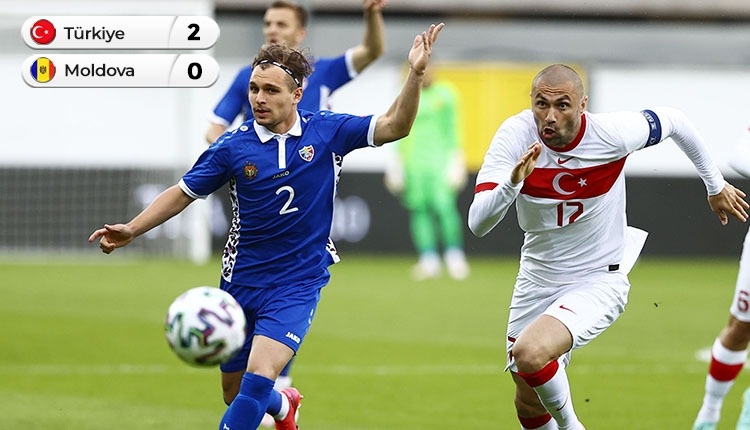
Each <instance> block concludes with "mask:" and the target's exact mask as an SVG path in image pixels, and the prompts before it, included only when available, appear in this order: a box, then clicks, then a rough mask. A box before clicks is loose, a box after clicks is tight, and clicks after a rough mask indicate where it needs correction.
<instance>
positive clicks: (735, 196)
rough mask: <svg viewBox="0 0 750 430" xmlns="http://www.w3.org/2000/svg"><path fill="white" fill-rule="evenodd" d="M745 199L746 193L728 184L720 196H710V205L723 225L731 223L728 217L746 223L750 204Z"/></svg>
mask: <svg viewBox="0 0 750 430" xmlns="http://www.w3.org/2000/svg"><path fill="white" fill-rule="evenodd" d="M744 197H745V192H744V191H742V190H740V189H739V188H736V187H735V186H734V185H732V184H730V183H729V182H727V183H726V185H725V186H724V189H722V190H721V192H720V193H719V194H715V195H713V196H708V205H709V206H710V207H711V210H712V211H713V212H714V213H715V214H716V215H717V216H718V217H719V221H721V225H727V223H728V222H729V217H728V215H732V216H733V217H735V218H737V219H738V220H740V221H742V222H745V221H747V209H748V208H750V204H748V203H747V202H746V201H745V200H744Z"/></svg>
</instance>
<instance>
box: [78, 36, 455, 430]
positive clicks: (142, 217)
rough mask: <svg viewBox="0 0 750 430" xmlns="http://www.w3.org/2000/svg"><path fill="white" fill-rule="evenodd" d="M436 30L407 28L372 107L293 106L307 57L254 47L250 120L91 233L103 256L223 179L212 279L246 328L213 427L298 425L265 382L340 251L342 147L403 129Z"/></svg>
mask: <svg viewBox="0 0 750 430" xmlns="http://www.w3.org/2000/svg"><path fill="white" fill-rule="evenodd" d="M442 29H443V24H439V25H431V26H430V27H429V29H428V30H427V31H424V32H422V33H421V34H419V35H417V36H416V37H415V38H414V41H413V43H412V46H411V49H410V51H409V54H408V60H409V65H410V68H409V73H408V75H407V76H406V80H405V82H404V84H403V86H402V88H401V92H400V93H399V94H398V96H397V97H396V99H395V100H394V101H393V104H392V105H391V106H390V108H388V110H387V111H386V112H385V113H384V114H382V115H369V116H357V115H348V114H337V113H332V112H329V111H319V112H309V111H304V110H298V109H297V104H298V103H299V101H300V99H301V98H302V93H303V88H302V82H303V80H304V79H305V78H306V77H307V76H309V74H310V71H311V67H312V66H311V64H310V63H309V61H308V59H307V58H306V57H305V55H304V54H303V53H301V52H300V51H296V50H293V49H291V48H288V47H286V46H284V45H267V46H265V47H263V48H262V49H261V50H260V52H259V53H258V55H257V56H256V58H255V60H254V61H253V72H252V74H251V75H250V95H249V97H250V104H251V106H252V109H253V117H254V119H253V120H250V121H246V122H245V123H243V124H242V125H241V126H240V127H239V128H237V129H236V130H233V131H231V132H228V133H226V134H224V135H223V136H222V137H221V138H219V140H218V141H216V143H214V144H212V145H211V146H209V147H208V149H206V151H204V152H203V154H201V156H200V157H199V158H198V161H196V163H195V164H194V165H193V167H192V168H191V169H190V170H189V171H188V172H187V173H186V174H185V175H184V176H183V177H182V179H180V181H179V182H178V184H176V185H174V186H172V187H170V188H168V189H167V190H166V191H164V192H163V193H161V194H160V195H159V196H158V197H157V198H156V199H155V200H154V201H153V202H152V203H151V204H150V205H149V206H148V207H147V208H146V209H144V210H143V211H142V212H141V213H140V214H139V215H137V216H136V217H135V218H133V219H132V220H131V221H130V222H128V223H127V224H111V225H108V224H105V225H104V227H103V228H100V229H98V230H96V231H94V232H93V233H92V234H91V236H90V237H89V242H94V241H96V240H98V241H99V247H100V248H101V250H102V251H103V252H104V253H107V254H109V253H111V252H112V251H114V250H115V249H117V248H120V247H123V246H126V245H128V244H129V243H130V242H132V241H133V239H135V238H136V237H137V236H140V235H142V234H144V233H146V232H147V231H149V230H150V229H152V228H154V227H156V226H158V225H160V224H162V223H164V222H165V221H167V220H168V219H170V218H171V217H173V216H175V215H177V214H179V213H180V212H182V211H183V210H184V209H185V208H186V207H187V206H188V205H190V204H191V203H192V202H193V201H195V200H196V199H203V198H206V197H207V196H208V195H209V194H211V193H213V192H215V191H217V190H219V189H221V188H222V186H224V184H226V183H229V190H230V194H231V201H232V209H233V210H232V213H233V220H232V227H231V228H230V230H229V238H228V239H227V244H226V246H225V248H224V253H223V255H222V268H221V281H220V284H221V288H222V289H223V290H225V291H228V292H229V293H230V294H232V295H233V296H234V297H235V298H236V299H237V300H238V301H239V302H240V304H241V305H242V307H243V309H244V310H245V315H246V317H247V321H248V326H249V328H250V332H251V335H250V336H248V340H247V341H246V344H245V348H244V349H243V350H242V352H241V353H240V354H238V355H237V356H236V357H235V358H233V359H232V360H230V361H229V362H227V363H224V364H222V365H221V371H222V374H221V382H222V388H223V390H224V400H225V402H226V403H227V404H228V405H229V407H228V409H227V411H226V413H225V414H224V417H223V418H222V420H221V422H220V424H219V426H218V429H219V430H254V429H255V428H257V427H258V424H260V422H261V419H262V417H263V415H264V413H266V412H268V413H269V414H270V415H272V416H273V417H274V418H275V425H276V429H277V430H296V429H297V423H296V419H295V415H296V412H297V409H298V408H299V405H300V399H301V395H300V393H299V392H298V391H297V390H296V389H295V388H291V387H290V388H286V389H283V390H281V391H277V390H275V389H274V380H275V379H276V378H277V377H278V376H279V373H280V372H281V370H282V369H283V368H284V366H285V365H286V364H287V363H288V362H289V360H291V359H292V357H293V356H294V355H295V354H296V352H297V350H298V349H299V347H300V345H301V343H302V341H303V339H304V337H305V335H306V334H307V332H308V330H309V329H310V326H311V324H312V320H313V317H314V315H315V310H316V308H317V305H318V301H319V299H320V294H321V290H322V288H323V287H324V286H325V285H326V284H327V283H328V280H329V278H330V273H329V271H328V267H329V266H330V265H331V264H334V263H336V262H338V260H339V257H338V254H337V253H336V248H335V246H334V245H333V242H332V241H331V240H330V238H329V236H328V235H329V233H330V231H331V222H332V218H333V200H334V199H333V197H334V196H335V194H336V185H337V182H338V178H339V174H340V172H341V166H342V162H343V157H344V156H345V155H346V154H347V153H349V152H351V151H353V150H355V149H358V148H364V147H368V146H380V145H382V144H384V143H387V142H392V141H395V140H398V139H401V138H403V137H404V136H406V135H407V134H409V130H410V129H411V126H412V124H413V123H414V117H415V116H416V114H417V108H418V106H419V97H420V93H421V89H422V80H423V77H424V72H425V69H426V67H427V63H428V61H429V58H430V54H431V53H432V47H433V44H434V43H435V41H436V40H437V37H438V35H439V34H440V31H441V30H442ZM251 345H252V348H251ZM363 407H367V406H366V405H363Z"/></svg>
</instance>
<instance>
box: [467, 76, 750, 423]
mask: <svg viewBox="0 0 750 430" xmlns="http://www.w3.org/2000/svg"><path fill="white" fill-rule="evenodd" d="M587 101H588V97H587V96H586V95H585V94H584V89H583V82H582V81H581V78H580V77H579V75H578V73H576V72H575V71H574V70H573V69H572V68H570V67H568V66H565V65H563V64H554V65H551V66H548V67H546V68H545V69H543V70H542V71H540V72H539V73H538V74H537V76H536V77H535V78H534V80H533V82H532V86H531V109H527V110H524V111H523V112H521V113H519V114H516V115H514V116H512V117H510V118H508V119H507V120H505V122H503V123H502V125H500V128H499V129H498V130H497V132H496V133H495V136H494V137H493V139H492V141H491V143H490V148H489V149H488V151H487V154H486V155H485V158H484V163H483V164H482V167H481V169H480V170H479V173H478V175H477V182H476V187H475V190H474V201H473V202H472V204H471V207H470V208H469V228H471V231H472V232H474V234H476V235H477V236H480V237H481V236H484V235H486V234H487V233H489V232H490V231H491V230H492V229H493V228H494V227H495V226H496V225H497V224H498V223H499V222H500V221H502V219H503V218H504V216H505V214H506V213H507V211H508V209H509V208H510V206H511V205H512V204H513V203H514V202H515V205H516V212H517V216H518V224H519V226H520V227H521V229H522V230H524V232H525V234H524V243H523V246H522V248H521V260H520V268H519V272H518V276H517V277H516V282H515V286H514V288H513V295H512V298H511V305H510V314H509V317H508V331H507V343H506V347H507V353H508V354H507V367H506V368H507V369H509V370H510V371H511V376H512V378H513V381H514V382H515V385H516V397H515V406H516V411H517V414H518V419H519V421H520V422H521V427H522V428H523V429H544V430H554V429H563V430H581V429H583V428H584V427H583V424H581V422H580V421H579V419H578V416H577V415H576V412H575V409H574V408H573V400H572V398H571V390H570V385H569V382H568V376H567V374H566V371H565V369H566V367H567V365H568V364H569V363H570V356H571V351H572V350H573V349H575V348H581V347H583V346H584V345H586V344H588V343H589V342H591V341H592V340H593V339H595V338H596V337H597V336H599V335H600V334H601V333H602V332H603V331H604V330H606V329H607V328H608V327H609V326H610V325H612V323H613V322H614V321H615V320H616V319H617V318H618V317H619V316H620V314H621V313H622V312H623V311H624V310H625V305H626V303H627V300H628V292H629V290H630V282H629V280H628V273H629V272H630V269H631V268H632V267H633V265H634V264H635V262H636V259H637V258H638V255H639V254H640V252H641V249H642V247H643V244H644V242H645V240H646V232H644V231H642V230H638V229H635V228H632V227H628V225H627V216H626V212H625V200H626V198H625V175H624V170H623V169H624V166H625V160H626V159H627V157H628V155H629V154H630V153H632V152H635V151H638V150H641V149H644V148H647V147H649V146H652V145H656V144H658V143H660V142H662V141H664V140H665V139H667V138H671V140H673V141H674V142H675V143H676V144H677V146H678V147H679V148H680V149H681V150H682V151H683V152H684V153H685V154H686V155H687V156H688V158H690V160H691V161H692V163H693V164H694V165H695V167H696V169H697V171H698V174H699V175H700V177H701V179H702V180H703V183H704V184H705V186H706V190H707V192H708V193H707V194H708V204H709V206H710V207H711V210H712V211H713V212H714V213H716V215H717V216H718V217H719V220H720V221H721V223H722V224H724V225H725V224H726V223H727V222H728V217H729V216H733V217H735V218H737V219H739V220H740V221H743V222H744V221H746V220H747V212H746V210H747V208H748V207H750V205H748V204H747V202H745V200H744V199H743V197H745V193H744V192H742V191H740V190H738V189H737V188H735V187H734V186H732V185H731V184H729V183H727V182H726V181H725V180H724V177H723V176H722V174H721V172H720V171H719V169H718V168H717V167H716V165H715V164H714V162H713V161H712V160H711V157H710V155H709V153H708V150H707V148H706V145H705V144H704V142H703V139H702V138H701V137H700V136H699V135H698V133H697V131H696V130H695V128H694V127H693V126H692V124H691V123H690V122H689V120H688V119H687V118H686V117H685V115H684V114H683V113H682V112H681V111H679V110H677V109H673V108H666V107H663V108H654V109H651V110H643V111H641V112H617V113H606V114H592V113H590V112H587V111H586V104H587Z"/></svg>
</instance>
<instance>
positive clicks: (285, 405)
mask: <svg viewBox="0 0 750 430" xmlns="http://www.w3.org/2000/svg"><path fill="white" fill-rule="evenodd" d="M289 408H290V405H289V398H288V397H287V396H285V395H284V394H283V393H282V394H281V409H279V413H278V414H276V415H274V416H273V418H274V419H275V420H277V421H281V420H283V419H284V418H286V414H288V413H289Z"/></svg>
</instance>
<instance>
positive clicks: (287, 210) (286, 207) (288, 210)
mask: <svg viewBox="0 0 750 430" xmlns="http://www.w3.org/2000/svg"><path fill="white" fill-rule="evenodd" d="M284 191H286V192H288V193H289V198H287V199H286V202H285V203H284V206H282V207H281V210H280V211H279V215H284V214H290V213H292V212H297V211H298V210H299V208H298V207H296V206H292V200H294V188H292V187H290V186H289V185H284V186H283V187H281V188H279V189H278V190H276V195H277V196H278V195H279V194H281V193H282V192H284Z"/></svg>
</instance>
